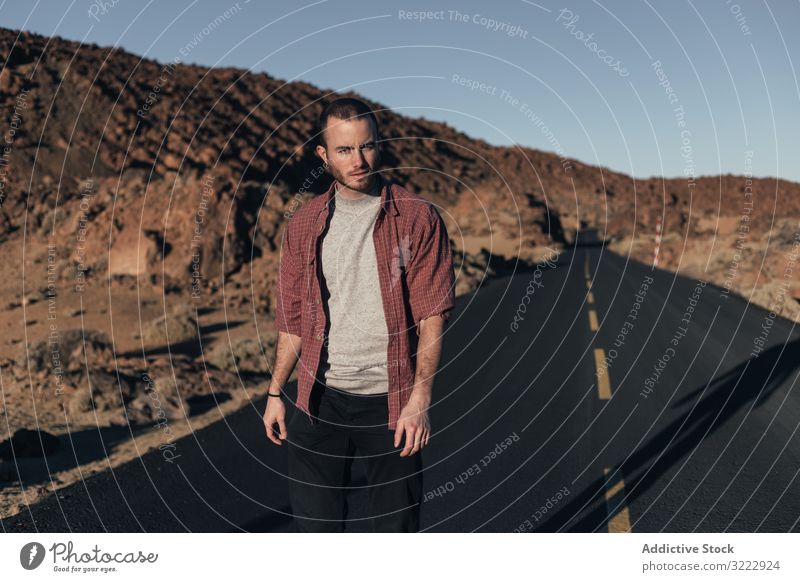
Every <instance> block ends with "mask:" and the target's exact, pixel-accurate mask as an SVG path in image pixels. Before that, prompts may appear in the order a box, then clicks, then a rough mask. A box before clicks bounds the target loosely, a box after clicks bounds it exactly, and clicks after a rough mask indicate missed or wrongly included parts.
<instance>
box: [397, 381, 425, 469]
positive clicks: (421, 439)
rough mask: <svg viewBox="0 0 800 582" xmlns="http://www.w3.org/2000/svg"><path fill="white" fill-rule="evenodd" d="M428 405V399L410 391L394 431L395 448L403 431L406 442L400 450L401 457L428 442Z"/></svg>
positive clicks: (410, 453) (408, 454) (415, 450)
mask: <svg viewBox="0 0 800 582" xmlns="http://www.w3.org/2000/svg"><path fill="white" fill-rule="evenodd" d="M429 405H430V401H429V399H427V398H424V397H422V396H418V395H416V394H415V393H413V392H412V393H411V397H410V398H409V400H408V403H407V404H406V405H405V406H404V407H403V410H401V411H400V418H399V419H398V421H397V428H396V429H395V431H394V446H395V448H396V447H398V446H400V442H401V441H402V439H403V432H405V433H406V443H405V447H403V450H402V451H400V456H401V457H408V456H411V455H413V454H414V453H416V452H417V451H419V450H420V449H421V448H422V447H424V446H425V445H427V444H428V438H429V436H430V432H431V423H430V420H429V419H428V406H429Z"/></svg>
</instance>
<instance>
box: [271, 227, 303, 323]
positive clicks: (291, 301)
mask: <svg viewBox="0 0 800 582" xmlns="http://www.w3.org/2000/svg"><path fill="white" fill-rule="evenodd" d="M297 249H298V244H297V241H296V240H295V233H294V228H292V222H291V220H290V221H289V223H288V224H287V225H286V228H285V229H284V231H283V242H282V243H281V257H280V268H279V272H278V297H277V308H276V313H275V325H276V327H277V328H278V331H284V332H287V333H291V334H292V335H296V336H300V335H301V323H300V322H301V309H302V306H303V289H304V286H303V269H302V268H301V265H302V263H301V260H300V255H299V253H298V252H297Z"/></svg>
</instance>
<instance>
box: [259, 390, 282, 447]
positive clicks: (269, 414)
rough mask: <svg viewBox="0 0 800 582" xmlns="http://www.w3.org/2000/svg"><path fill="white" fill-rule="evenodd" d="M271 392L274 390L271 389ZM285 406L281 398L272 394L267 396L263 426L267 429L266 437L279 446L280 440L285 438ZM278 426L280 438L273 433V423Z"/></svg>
mask: <svg viewBox="0 0 800 582" xmlns="http://www.w3.org/2000/svg"><path fill="white" fill-rule="evenodd" d="M271 392H274V391H272V390H271ZM285 418H286V407H285V406H284V405H283V400H282V399H280V398H275V397H273V396H267V409H266V410H265V411H264V428H266V429H267V438H268V439H269V440H271V441H272V442H273V443H275V444H276V445H278V446H280V445H281V441H282V440H284V439H285V438H286V422H285ZM276 422H277V423H278V427H279V428H280V439H279V438H278V436H276V434H275V423H276Z"/></svg>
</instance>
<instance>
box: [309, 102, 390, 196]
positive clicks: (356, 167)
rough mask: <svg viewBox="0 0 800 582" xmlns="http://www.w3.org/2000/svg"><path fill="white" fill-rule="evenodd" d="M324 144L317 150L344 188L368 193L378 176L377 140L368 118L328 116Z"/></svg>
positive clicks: (378, 155)
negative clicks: (376, 172) (346, 118)
mask: <svg viewBox="0 0 800 582" xmlns="http://www.w3.org/2000/svg"><path fill="white" fill-rule="evenodd" d="M325 143H326V146H327V147H322V146H321V145H318V146H317V153H318V154H319V156H320V157H321V158H322V159H323V161H325V162H326V163H327V164H328V171H329V172H330V173H331V174H332V175H333V177H334V178H335V179H336V180H337V181H338V182H339V183H340V184H343V185H344V186H345V187H347V188H350V189H351V190H355V191H357V192H363V193H369V192H371V190H372V186H373V184H374V183H375V180H377V179H378V176H377V175H376V174H374V172H375V170H376V169H377V167H378V164H379V163H380V153H379V151H378V142H377V139H376V135H375V133H374V131H373V127H372V123H371V122H370V120H369V119H367V118H364V117H360V118H354V119H348V120H342V119H339V118H338V117H329V118H328V124H327V126H326V128H325Z"/></svg>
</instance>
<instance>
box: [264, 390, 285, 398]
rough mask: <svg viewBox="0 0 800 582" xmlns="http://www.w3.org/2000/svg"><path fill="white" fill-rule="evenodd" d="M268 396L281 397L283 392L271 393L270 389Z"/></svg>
mask: <svg viewBox="0 0 800 582" xmlns="http://www.w3.org/2000/svg"><path fill="white" fill-rule="evenodd" d="M267 396H274V397H275V398H280V397H281V396H282V394H270V393H269V390H268V391H267Z"/></svg>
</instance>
